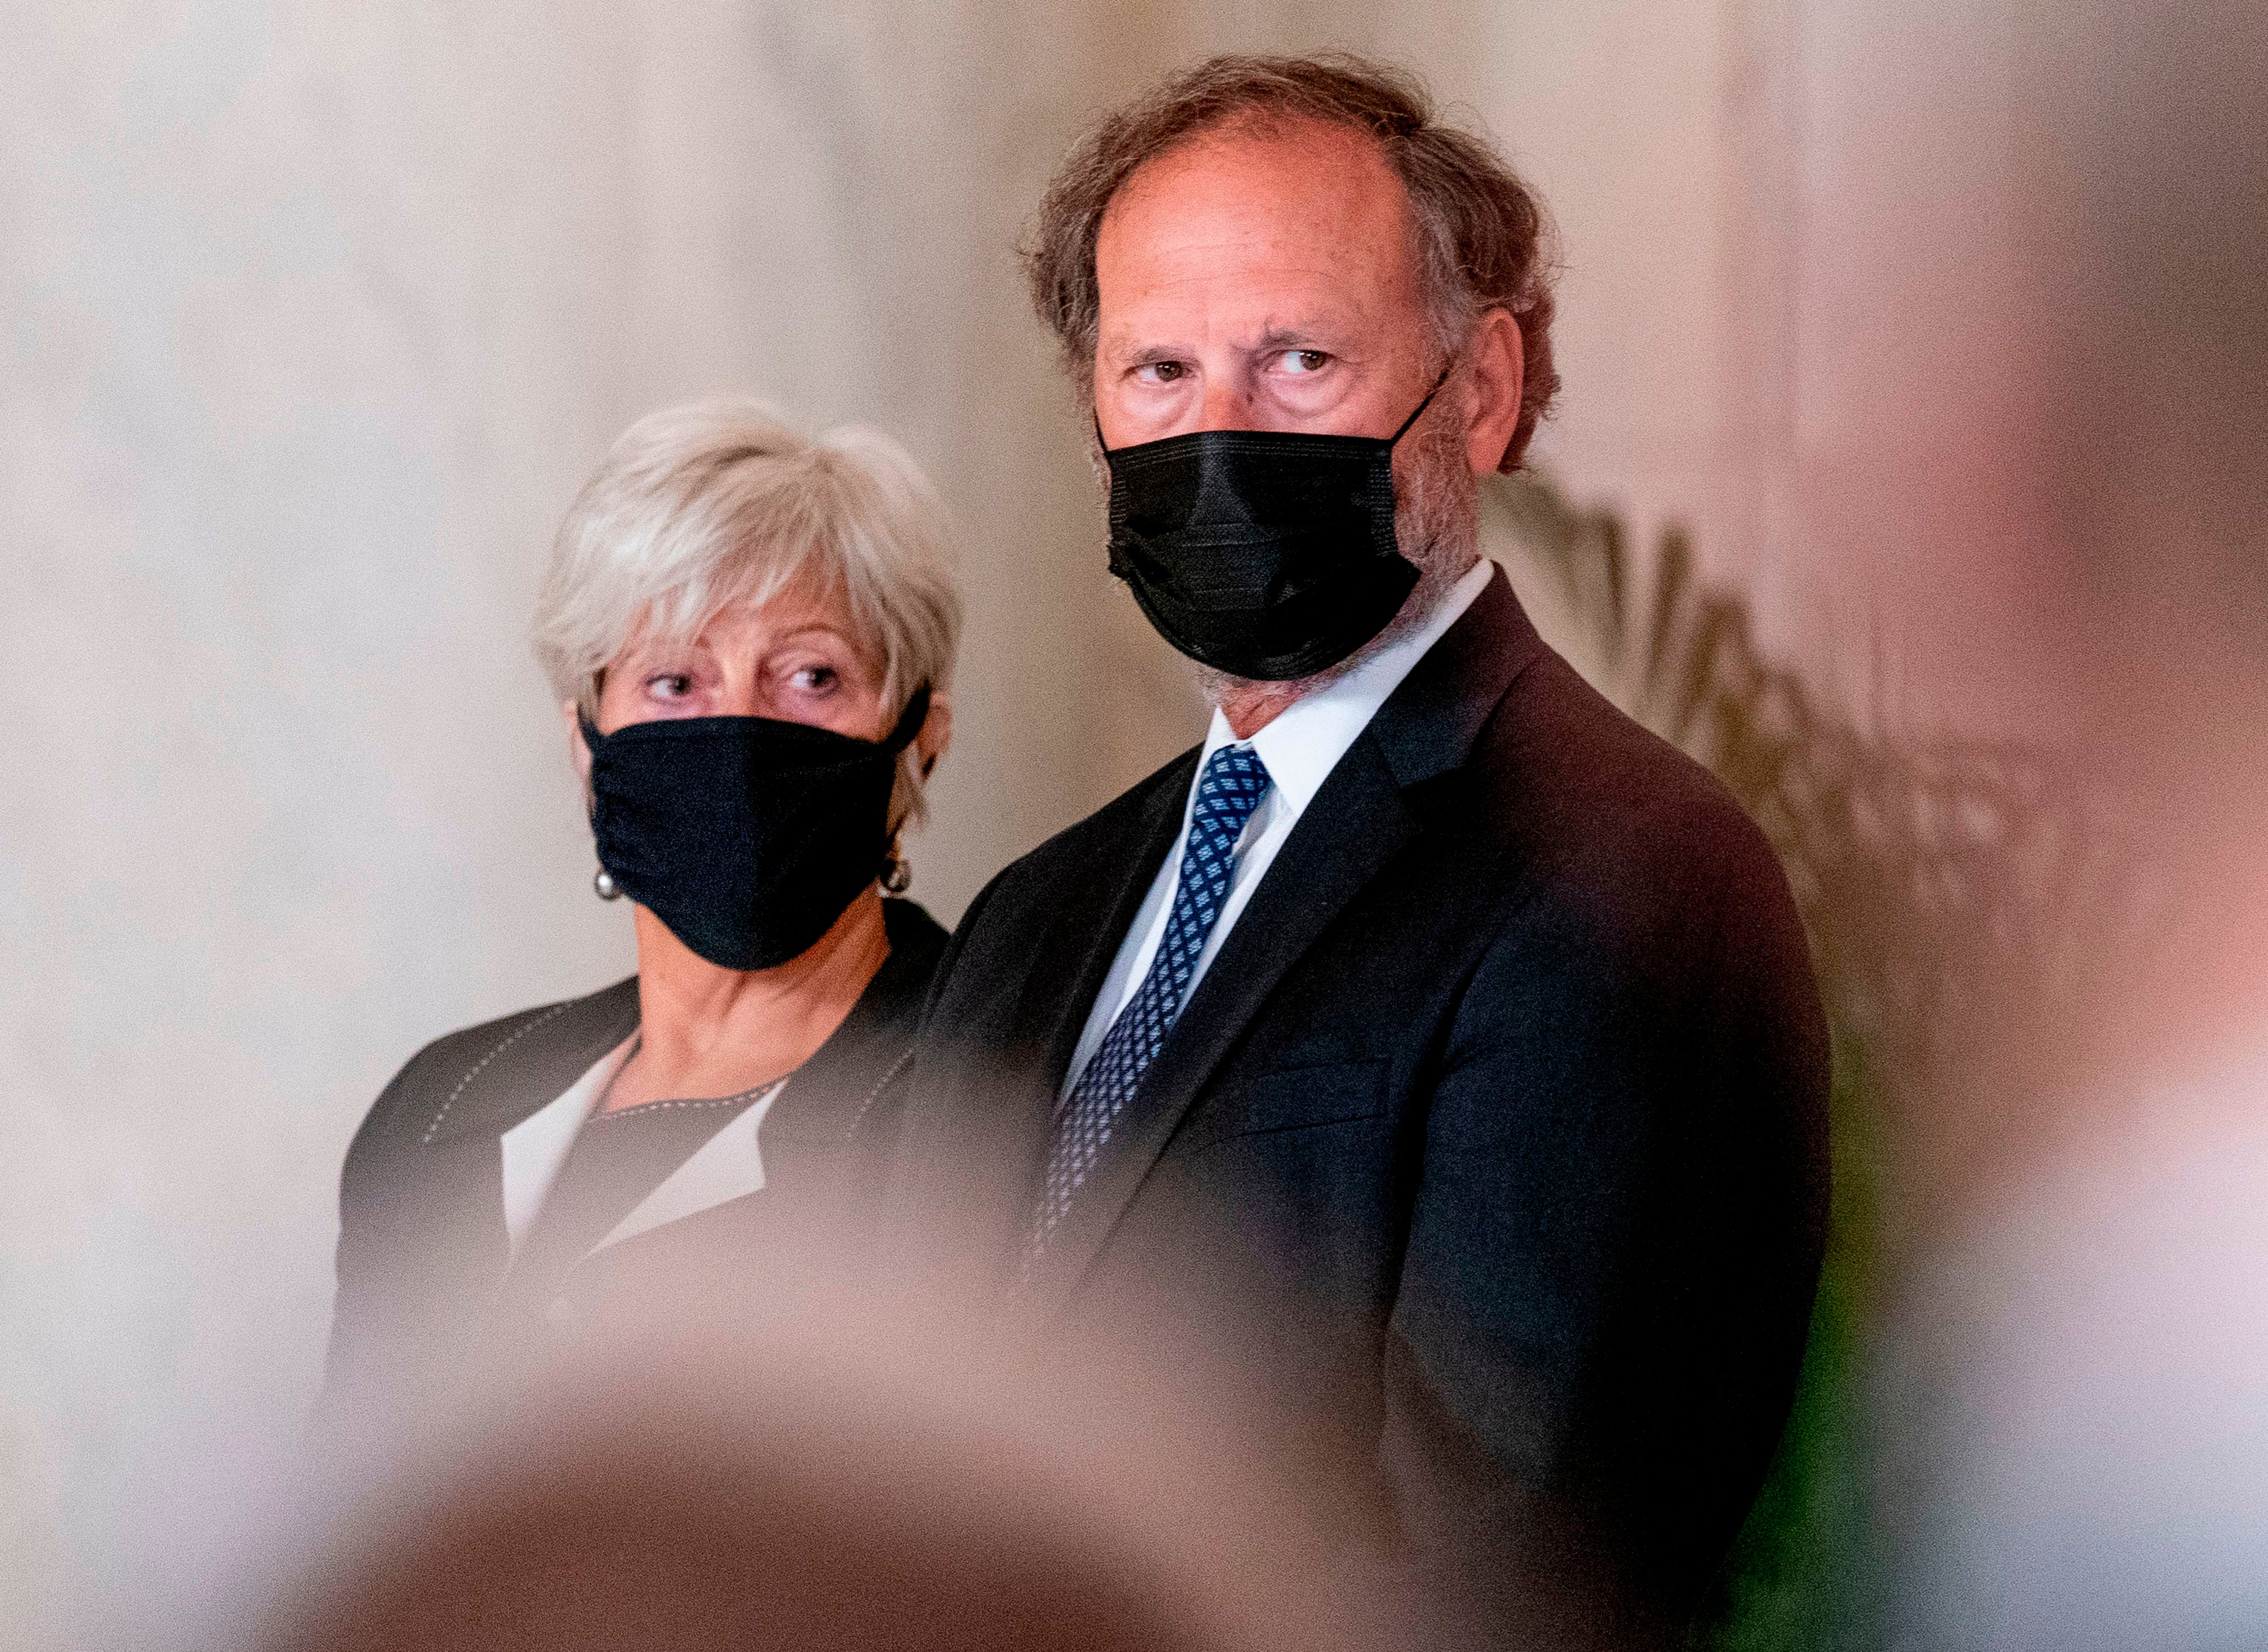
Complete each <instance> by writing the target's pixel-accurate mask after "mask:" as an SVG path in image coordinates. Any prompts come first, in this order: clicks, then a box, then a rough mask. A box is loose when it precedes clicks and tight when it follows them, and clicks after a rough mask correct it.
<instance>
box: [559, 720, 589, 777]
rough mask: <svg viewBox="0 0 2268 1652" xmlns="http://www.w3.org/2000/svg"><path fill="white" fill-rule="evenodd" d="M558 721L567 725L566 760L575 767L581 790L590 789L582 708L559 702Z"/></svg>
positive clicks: (587, 746) (587, 748)
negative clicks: (580, 779) (579, 778)
mask: <svg viewBox="0 0 2268 1652" xmlns="http://www.w3.org/2000/svg"><path fill="white" fill-rule="evenodd" d="M559 718H560V721H561V722H563V723H565V724H566V725H567V759H568V760H569V761H570V762H571V763H573V764H574V765H575V773H576V774H577V775H580V776H581V777H582V781H583V789H584V790H585V791H588V790H590V789H591V747H590V745H589V743H588V742H586V741H585V739H584V738H583V708H582V707H581V706H579V705H578V704H576V702H575V701H572V700H563V701H560V702H559Z"/></svg>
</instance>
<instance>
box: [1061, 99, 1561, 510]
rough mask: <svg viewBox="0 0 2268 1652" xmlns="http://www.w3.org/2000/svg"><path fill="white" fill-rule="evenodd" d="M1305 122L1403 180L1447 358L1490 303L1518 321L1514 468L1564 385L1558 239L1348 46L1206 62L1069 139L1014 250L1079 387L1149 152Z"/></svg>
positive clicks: (1086, 378)
mask: <svg viewBox="0 0 2268 1652" xmlns="http://www.w3.org/2000/svg"><path fill="white" fill-rule="evenodd" d="M1284 120H1314V121H1329V122H1331V123H1333V124H1334V125H1338V126H1346V127H1351V128H1354V129H1355V130H1357V131H1359V132H1363V133H1366V134H1367V135H1368V136H1370V137H1371V138H1372V139H1373V140H1374V141H1375V142H1376V143H1377V144H1378V146H1379V149H1380V151H1381V152H1382V153H1383V154H1384V156H1385V158H1386V161H1387V164H1388V165H1389V166H1391V167H1392V168H1393V169H1394V173H1395V176H1396V177H1398V178H1400V179H1401V180H1402V186H1403V188H1404V189H1405V190H1406V191H1408V193H1409V198H1410V228H1411V239H1412V240H1413V241H1414V243H1415V245H1414V246H1412V248H1411V253H1412V256H1413V257H1414V259H1415V260H1416V262H1417V268H1418V290H1419V293H1420V295H1421V296H1422V297H1423V299H1424V301H1425V307H1426V309H1427V311H1428V312H1429V313H1430V315H1431V318H1432V328H1433V333H1434V336H1435V339H1436V341H1437V343H1438V344H1439V346H1440V349H1441V351H1442V354H1443V355H1444V356H1448V355H1450V354H1451V353H1453V352H1454V351H1455V350H1456V349H1458V348H1459V347H1460V346H1462V343H1463V342H1464V341H1465V338H1466V336H1467V334H1469V331H1470V329H1471V327H1472V326H1473V324H1474V322H1475V321H1476V320H1477V319H1479V318H1480V317H1481V315H1482V314H1483V313H1484V312H1487V311H1489V310H1491V309H1494V308H1498V307H1501V308H1503V309H1505V310H1507V311H1509V312H1511V313H1512V317H1513V319H1514V320H1515V321H1517V322H1519V324H1520V335H1521V343H1522V347H1523V348H1522V354H1523V362H1522V366H1523V369H1524V373H1523V383H1522V387H1521V407H1520V422H1519V423H1518V425H1517V426H1515V427H1514V429H1513V433H1512V441H1511V443H1510V444H1509V445H1507V446H1506V449H1505V452H1504V458H1503V460H1502V461H1501V463H1500V464H1499V469H1502V470H1507V471H1509V470H1515V469H1517V468H1519V466H1520V463H1521V457H1522V456H1523V455H1524V454H1525V453H1526V452H1527V451H1528V439H1529V438H1530V437H1533V436H1534V435H1535V427H1536V424H1537V423H1538V422H1540V421H1541V420H1542V419H1543V416H1544V415H1545V414H1546V413H1547V412H1549V411H1550V406H1551V400H1552V397H1553V395H1554V394H1555V393H1557V390H1558V388H1559V375H1558V373H1557V371H1554V369H1553V367H1552V365H1551V280H1552V277H1553V275H1556V274H1557V265H1556V259H1555V255H1554V238H1553V235H1552V230H1551V223H1550V217H1549V216H1548V215H1547V214H1546V213H1545V211H1544V209H1543V202H1541V201H1539V200H1538V199H1537V198H1536V197H1535V195H1534V194H1533V193H1532V192H1531V191H1530V190H1529V189H1528V186H1527V185H1526V184H1524V183H1522V182H1521V180H1520V179H1519V178H1518V177H1517V176H1515V175H1514V174H1513V171H1512V169H1511V168H1510V167H1509V166H1507V165H1506V164H1505V162H1504V159H1503V158H1502V157H1500V156H1499V155H1498V153H1497V152H1496V151H1495V149H1494V148H1493V147H1491V144H1490V143H1488V142H1487V141H1486V140H1484V139H1483V138H1480V137H1476V136H1474V135H1472V134H1471V133H1469V132H1463V131H1460V130H1458V129H1457V128H1454V127H1451V126H1447V125H1444V124H1442V123H1441V121H1440V117H1439V115H1438V114H1437V112H1436V111H1435V109H1434V107H1433V103H1432V99H1431V98H1430V97H1429V96H1428V95H1427V93H1426V91H1425V87H1424V86H1423V85H1422V84H1419V83H1418V80H1417V78H1416V77H1413V76H1411V75H1409V74H1406V73H1404V72H1403V71H1402V70H1397V69H1393V68H1389V67H1387V66H1385V65H1382V64H1379V63H1374V62H1369V61H1367V60H1366V59H1363V58H1359V57H1352V56H1346V55H1339V54H1326V55H1317V56H1311V57H1247V56H1222V57H1213V58H1209V59H1207V60H1206V61H1205V62H1202V63H1199V64H1197V66H1196V67H1195V68H1192V69H1189V70H1184V71H1183V72H1182V73H1181V74H1179V75H1176V76H1175V77H1173V78H1172V79H1170V80H1168V81H1167V82H1166V83H1165V84H1162V85H1160V86H1158V87H1157V88H1155V89H1154V90H1152V92H1148V93H1147V94H1146V95H1145V96H1143V97H1140V98H1138V99H1135V100H1134V101H1133V102H1131V103H1129V104H1126V105H1124V106H1122V107H1120V108H1117V109H1115V110H1113V111H1111V112H1110V113H1109V114H1106V115H1105V116H1103V118H1102V119H1101V120H1100V121H1097V122H1096V123H1095V124H1094V126H1093V127H1092V128H1089V129H1088V130H1087V132H1086V136H1083V137H1082V138H1080V139H1079V142H1078V143H1077V144H1075V145H1074V146H1073V147H1072V149H1071V154H1070V155H1069V156H1068V157H1067V158H1065V160H1064V164H1063V166H1062V167H1061V169H1060V170H1058V171H1057V173H1056V176H1055V180H1054V181H1053V182H1051V183H1050V184H1049V186H1048V191H1047V194H1046V195H1044V196H1043V197H1042V199H1041V202H1040V209H1039V215H1038V217H1037V218H1036V219H1035V221H1034V223H1033V224H1032V227H1031V230H1030V231H1029V232H1028V233H1027V236H1026V237H1025V239H1024V244H1023V246H1022V248H1021V251H1022V254H1023V260H1024V271H1025V275H1026V278H1027V280H1028V281H1029V282H1030V283H1031V289H1032V302H1033V305H1034V306H1035V308H1037V309H1038V311H1039V312H1040V318H1041V319H1042V320H1043V321H1045V322H1046V323H1047V324H1048V327H1049V329H1050V330H1052V331H1053V332H1054V334H1055V335H1056V338H1057V341H1059V342H1060V343H1061V344H1062V347H1063V354H1064V366H1065V367H1066V368H1067V369H1068V370H1069V371H1070V372H1071V375H1072V376H1073V377H1074V378H1076V379H1077V380H1078V382H1079V388H1080V391H1081V393H1083V394H1087V395H1092V394H1093V392H1094V346H1095V335H1096V332H1097V330H1098V327H1099V326H1100V321H1101V316H1100V310H1101V301H1100V297H1099V292H1098V288H1097V285H1096V282H1095V275H1094V246H1095V240H1096V238H1097V237H1098V236H1099V235H1100V234H1101V229H1102V218H1103V215H1104V213H1106V212H1107V211H1108V210H1109V207H1110V202H1111V200H1112V198H1113V197H1114V196H1116V195H1117V193H1118V191H1119V189H1120V188H1121V187H1123V186H1124V184H1125V182H1126V180H1128V179H1129V178H1131V177H1132V176H1133V175H1134V173H1136V172H1137V171H1138V169H1139V168H1140V167H1141V166H1142V165H1144V164H1145V163H1146V162H1148V161H1152V160H1154V159H1156V158H1158V157H1159V156H1160V155H1162V154H1164V153H1165V152H1166V151H1168V150H1170V149H1172V148H1174V147H1175V146H1176V145H1177V144H1180V143H1184V142H1186V141H1188V140H1189V139H1190V138H1192V137H1195V136H1199V135H1200V134H1203V133H1205V132H1209V131H1212V130H1215V129H1217V128H1220V127H1222V126H1224V125H1227V124H1230V123H1233V122H1238V121H1284Z"/></svg>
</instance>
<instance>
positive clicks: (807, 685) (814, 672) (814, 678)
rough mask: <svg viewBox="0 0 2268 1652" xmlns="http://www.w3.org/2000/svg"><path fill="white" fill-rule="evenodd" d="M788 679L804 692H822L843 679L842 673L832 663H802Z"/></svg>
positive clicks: (825, 691)
mask: <svg viewBox="0 0 2268 1652" xmlns="http://www.w3.org/2000/svg"><path fill="white" fill-rule="evenodd" d="M788 680H789V681H790V682H792V684H794V685H795V686H796V687H797V688H798V689H799V690H800V691H801V692H803V693H805V694H825V693H827V692H828V690H829V689H831V688H833V687H834V686H835V685H836V684H837V683H839V682H841V681H842V680H843V674H842V673H841V672H838V671H836V669H835V667H833V666H832V665H803V666H799V667H798V668H797V669H796V672H795V674H794V675H793V676H792V677H790V678H789V679H788Z"/></svg>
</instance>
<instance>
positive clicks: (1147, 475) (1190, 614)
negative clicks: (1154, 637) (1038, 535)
mask: <svg viewBox="0 0 2268 1652" xmlns="http://www.w3.org/2000/svg"><path fill="white" fill-rule="evenodd" d="M1446 379H1447V373H1446V372H1445V373H1444V374H1443V375H1442V379H1441V380H1437V381H1436V382H1435V383H1434V385H1433V388H1432V390H1431V391H1428V392H1427V393H1426V394H1425V400H1423V401H1421V402H1419V403H1418V411H1417V412H1416V413H1413V414H1411V415H1410V416H1409V417H1408V418H1407V419H1405V420H1403V424H1402V429H1401V430H1396V431H1395V433H1394V434H1393V435H1392V436H1390V437H1383V438H1381V437H1372V436H1310V435H1307V434H1305V433H1303V432H1300V431H1294V430H1198V431H1195V432H1193V433H1191V434H1190V435H1188V436H1173V437H1167V438H1166V439H1165V440H1164V441H1162V442H1144V443H1142V444H1138V445H1137V446H1133V447H1122V448H1118V449H1116V450H1115V451H1114V450H1112V449H1110V448H1108V447H1106V448H1104V449H1103V457H1104V459H1107V460H1108V462H1109V465H1110V571H1111V572H1112V573H1114V574H1116V575H1117V576H1118V577H1119V578H1121V579H1123V580H1124V581H1125V582H1126V584H1127V585H1128V587H1129V588H1130V589H1131V590H1132V591H1133V593H1134V600H1135V601H1136V602H1138V603H1139V604H1140V605H1141V606H1142V612H1143V613H1145V614H1146V615H1147V616H1148V617H1149V620H1150V623H1151V624H1152V625H1153V626H1155V627H1156V628H1157V629H1158V634H1159V635H1160V636H1162V637H1164V638H1165V639H1166V641H1167V642H1170V643H1172V644H1173V645H1174V646H1175V648H1177V649H1179V650H1181V651H1182V653H1184V654H1186V655H1188V656H1189V657H1190V658H1191V659H1193V660H1196V661H1197V662H1198V663H1199V664H1204V665H1210V666H1211V667H1212V668H1213V669H1214V670H1216V671H1223V672H1228V673H1229V674H1230V675H1231V676H1233V677H1244V678H1249V679H1252V680H1254V681H1256V682H1288V681H1290V680H1291V679H1293V678H1297V677H1307V676H1312V675H1313V674H1314V673H1315V672H1320V671H1326V670H1329V668H1330V667H1331V666H1333V665H1336V664H1338V663H1339V662H1340V661H1341V660H1343V659H1344V658H1346V657H1347V656H1349V655H1350V654H1352V653H1353V652H1354V651H1355V650H1357V649H1359V648H1360V647H1361V646H1362V645H1363V644H1364V643H1366V642H1369V641H1370V640H1371V638H1373V637H1374V636H1376V635H1378V634H1379V633H1380V632H1381V631H1383V630H1384V629H1385V628H1386V627H1387V622H1388V620H1392V619H1393V618H1394V616H1395V614H1396V613H1400V612H1401V610H1402V604H1403V599H1404V598H1407V597H1408V596H1409V595H1410V589H1411V588H1412V587H1413V586H1415V585H1416V584H1417V583H1418V570H1417V569H1416V568H1414V567H1413V566H1411V564H1410V561H1409V559H1408V558H1407V557H1405V556H1403V554H1402V551H1401V547H1399V546H1398V545H1397V544H1396V543H1395V537H1394V503H1395V501H1394V447H1395V443H1397V442H1399V441H1400V440H1401V439H1402V438H1403V436H1404V435H1405V434H1406V433H1407V432H1408V431H1409V429H1410V426H1411V425H1413V424H1415V423H1417V422H1418V415H1421V414H1423V413H1424V412H1425V409H1426V408H1427V407H1430V406H1432V401H1433V397H1434V395H1435V394H1436V393H1439V391H1440V388H1441V383H1442V382H1443V381H1445V380H1446ZM1095 439H1096V440H1097V441H1098V442H1100V441H1101V426H1100V425H1099V424H1098V425H1097V427H1096V430H1095Z"/></svg>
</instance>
